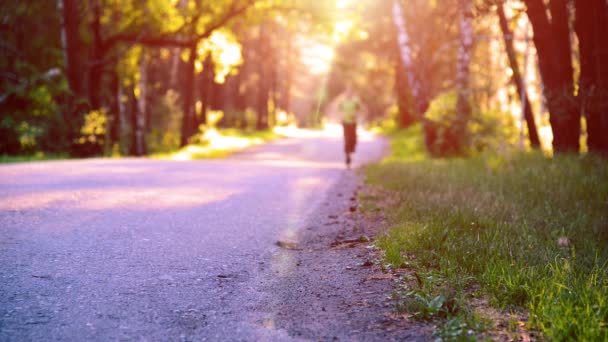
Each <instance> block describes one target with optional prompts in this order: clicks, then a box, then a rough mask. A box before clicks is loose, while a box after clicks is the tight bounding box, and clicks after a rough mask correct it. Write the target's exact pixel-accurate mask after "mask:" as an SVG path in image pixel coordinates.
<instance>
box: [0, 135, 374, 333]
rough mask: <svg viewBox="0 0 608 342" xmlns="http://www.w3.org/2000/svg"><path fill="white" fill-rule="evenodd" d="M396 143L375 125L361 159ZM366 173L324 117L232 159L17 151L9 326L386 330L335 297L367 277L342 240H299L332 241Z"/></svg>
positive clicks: (0, 311) (9, 187)
mask: <svg viewBox="0 0 608 342" xmlns="http://www.w3.org/2000/svg"><path fill="white" fill-rule="evenodd" d="M385 149H386V146H385V143H384V142H383V141H382V140H381V139H379V138H375V137H373V136H371V135H364V136H362V137H361V142H360V144H359V146H358V151H357V154H356V156H355V166H357V165H360V164H361V163H365V162H368V161H372V160H377V159H378V158H380V157H381V155H382V153H383V151H385ZM356 182H357V180H356V177H355V176H354V175H353V171H349V170H346V169H345V168H344V164H343V155H342V147H341V138H340V136H339V134H330V133H327V132H313V131H308V132H307V131H299V134H298V136H297V137H293V138H290V139H282V140H279V141H276V142H273V143H271V144H268V145H265V146H260V147H256V148H252V149H250V150H247V151H245V152H241V153H237V154H235V155H233V156H232V157H230V158H227V159H223V160H205V161H169V160H149V159H119V160H109V159H92V160H75V161H49V162H35V163H21V164H9V165H2V166H0V341H11V340H30V341H40V340H74V341H82V340H103V341H108V340H159V341H169V340H172V341H180V340H183V341H188V340H215V341H218V340H244V341H253V340H271V341H275V340H276V341H283V340H285V341H290V340H299V339H304V340H308V339H313V340H324V339H327V340H329V339H334V338H337V339H364V340H374V339H383V336H384V335H373V334H372V335H365V334H364V333H362V332H360V331H358V330H357V329H356V328H353V327H352V326H351V325H352V322H351V320H349V319H348V318H344V317H342V316H339V315H341V314H345V313H344V310H345V309H344V308H343V307H341V306H340V305H345V304H344V300H342V302H341V303H342V304H339V303H338V304H335V305H332V304H331V302H332V301H331V298H332V293H331V292H332V291H333V290H332V289H333V288H335V291H337V292H336V293H339V291H340V289H341V290H342V291H343V292H344V291H345V290H346V291H347V292H349V293H350V292H352V291H353V289H352V288H350V289H344V286H356V284H351V285H349V284H348V281H349V280H348V279H340V277H334V278H332V276H331V275H330V274H328V269H326V268H325V269H324V268H323V267H320V268H319V267H317V266H319V265H318V263H324V265H325V264H327V263H331V260H333V259H332V258H336V257H338V258H339V256H337V255H329V254H327V253H328V252H327V251H325V259H319V255H321V254H323V253H322V252H321V254H319V253H315V251H313V250H312V249H309V250H306V251H303V250H302V249H301V248H299V247H296V248H290V247H293V246H300V245H302V246H304V245H306V244H308V245H306V246H313V245H314V243H315V241H316V242H317V243H320V244H323V243H325V241H326V240H323V239H324V238H327V236H326V235H327V234H325V235H324V229H326V230H329V229H339V228H331V227H330V228H328V226H325V225H324V223H323V220H324V219H326V215H329V217H333V216H331V212H332V211H336V210H343V209H344V208H343V207H344V205H347V203H346V202H345V201H347V200H346V199H345V198H344V199H341V198H337V197H335V196H336V192H339V191H343V192H344V196H350V195H349V194H347V192H349V191H353V188H354V187H355V186H356ZM339 195H340V196H342V194H341V193H339ZM332 196H333V197H332ZM334 233H336V232H335V231H334ZM336 234H337V233H336ZM315 239H316V240H315ZM277 241H281V242H289V243H291V242H293V243H296V244H297V245H293V246H292V245H287V246H285V245H283V246H282V247H288V248H282V247H281V246H279V245H280V243H279V245H277ZM304 254H305V255H304ZM342 259H344V257H343V256H342ZM342 259H341V260H342ZM323 260H326V261H323ZM327 260H329V261H327ZM304 262H306V263H308V265H302V263H304ZM340 262H346V261H344V260H342V261H340ZM325 267H330V266H327V265H325ZM331 267H334V268H335V267H342V266H341V264H339V265H338V264H336V265H333V266H331ZM355 279H356V278H352V279H351V280H350V281H355ZM323 282H325V283H324V285H323V284H321V283H323ZM338 282H342V283H345V284H339V283H338ZM342 285H344V286H342ZM323 286H325V287H323ZM315 289H316V290H317V292H318V291H319V290H320V289H322V292H323V293H315ZM336 296H338V297H339V296H340V295H339V294H336V295H333V297H336ZM325 297H327V298H329V299H323V298H325ZM313 299H314V300H313ZM323 303H328V304H327V305H328V306H331V308H325V307H324V306H323V305H326V304H323ZM347 306H350V305H347ZM328 310H329V314H331V315H332V316H333V317H335V319H334V320H333V321H332V319H331V318H324V319H323V320H320V319H319V317H321V316H319V313H326V312H328ZM332 310H333V311H332ZM357 311H360V310H357ZM376 311H377V310H376ZM353 317H354V316H353ZM362 317H363V318H360V319H362V320H364V319H367V318H366V317H367V316H362ZM349 324H351V325H349ZM359 330H362V331H363V330H366V329H365V327H361V329H359Z"/></svg>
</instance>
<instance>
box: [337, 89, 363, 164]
mask: <svg viewBox="0 0 608 342" xmlns="http://www.w3.org/2000/svg"><path fill="white" fill-rule="evenodd" d="M360 109H361V104H360V103H359V99H358V98H357V96H356V95H355V93H354V92H353V90H352V89H351V87H347V88H346V91H345V93H344V98H343V99H342V101H341V102H340V105H339V106H338V110H339V111H340V113H341V114H342V128H343V131H344V153H345V154H346V167H347V168H349V169H350V164H351V161H352V160H351V156H350V155H351V153H354V152H355V147H356V146H357V114H359V111H360Z"/></svg>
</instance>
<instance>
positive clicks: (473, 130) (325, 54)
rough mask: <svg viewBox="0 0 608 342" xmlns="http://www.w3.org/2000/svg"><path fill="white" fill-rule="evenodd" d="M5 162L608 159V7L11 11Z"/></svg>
mask: <svg viewBox="0 0 608 342" xmlns="http://www.w3.org/2000/svg"><path fill="white" fill-rule="evenodd" d="M0 7H1V10H2V13H3V16H2V22H1V23H0V30H1V32H2V33H1V34H2V39H1V41H2V43H1V45H0V49H1V50H2V54H1V56H0V66H1V69H2V74H1V79H2V90H1V94H0V103H1V107H0V108H1V112H2V114H1V115H2V119H1V121H0V131H1V133H0V135H1V136H2V139H1V141H0V154H3V155H28V154H34V153H39V152H42V153H46V154H64V155H70V156H74V157H84V156H102V155H106V156H108V155H135V156H142V155H147V154H151V153H156V152H166V151H172V150H176V149H179V148H180V147H183V146H186V145H188V144H192V143H202V142H203V141H202V140H204V138H203V135H202V134H203V133H204V132H205V130H207V129H210V128H212V127H214V126H217V127H220V128H237V129H240V130H249V131H251V130H260V131H264V130H268V129H272V127H274V126H277V125H286V124H297V125H299V126H303V127H317V126H319V125H321V124H322V122H323V121H324V120H325V119H324V118H325V117H326V116H327V115H326V113H324V112H325V111H326V109H327V108H328V107H329V106H328V104H329V103H330V102H331V101H332V100H333V99H334V98H335V97H336V96H338V95H339V94H340V93H341V92H342V91H343V90H344V88H345V87H346V86H347V85H352V86H353V87H354V89H355V90H356V92H357V94H359V96H360V97H361V99H362V101H363V102H364V103H365V105H366V107H367V108H368V111H367V117H366V118H365V122H366V123H367V124H368V125H393V126H396V127H400V128H405V127H408V126H410V125H412V124H413V123H416V122H419V123H420V124H421V125H422V126H423V127H424V129H423V133H424V137H425V143H426V148H427V150H428V152H429V153H430V154H431V155H433V156H452V155H471V154H475V153H477V152H479V151H483V150H487V149H490V150H495V149H500V148H504V147H518V148H522V149H542V150H544V151H549V152H551V151H553V152H557V153H562V152H564V153H586V152H591V153H597V154H601V155H606V154H608V134H607V132H608V45H606V44H604V39H605V38H602V37H606V36H607V34H608V18H607V15H608V9H607V8H608V5H607V3H606V1H605V0H551V1H544V0H412V1H389V0H382V1H373V0H365V1H348V0H335V1H333V0H332V1H304V0H257V1H256V0H214V1H209V2H205V1H200V0H170V1H169V0H147V1H133V0H86V1H75V0H57V1H33V0H27V1H3V2H2V4H0Z"/></svg>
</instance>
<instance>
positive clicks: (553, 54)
mask: <svg viewBox="0 0 608 342" xmlns="http://www.w3.org/2000/svg"><path fill="white" fill-rule="evenodd" d="M525 3H526V5H527V14H528V18H529V19H530V23H531V24H532V28H533V30H534V45H535V46H536V51H537V54H538V63H539V67H540V74H541V78H542V81H543V92H544V96H545V100H546V102H547V107H548V108H549V115H550V122H551V128H552V130H553V150H554V151H555V152H578V151H579V137H580V131H581V126H580V120H581V116H580V111H579V106H578V104H577V99H576V97H575V95H574V76H573V75H574V69H573V66H572V49H571V41H570V28H569V15H568V0H552V1H551V2H550V4H549V7H548V8H547V6H546V5H545V3H544V1H543V0H525ZM549 13H550V14H551V18H549Z"/></svg>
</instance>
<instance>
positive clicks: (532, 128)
mask: <svg viewBox="0 0 608 342" xmlns="http://www.w3.org/2000/svg"><path fill="white" fill-rule="evenodd" d="M496 13H497V14H498V20H499V23H500V29H501V31H502V36H503V39H504V42H505V50H506V52H507V57H508V59H509V64H510V65H511V70H512V71H513V81H514V82H515V87H516V89H517V94H518V96H519V100H520V101H522V102H523V104H522V105H523V106H522V107H523V109H524V118H525V120H526V125H527V126H528V138H529V139H530V146H532V148H534V149H538V148H540V139H539V137H538V130H537V129H536V121H535V120H534V113H533V112H532V106H531V104H530V100H529V97H528V95H527V93H528V91H527V90H526V84H525V81H524V77H525V75H523V76H522V75H521V73H520V71H519V64H518V63H517V55H516V53H515V48H514V47H513V32H511V29H510V28H509V24H508V20H507V16H506V15H505V10H504V7H503V5H502V4H498V7H497V8H496Z"/></svg>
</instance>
